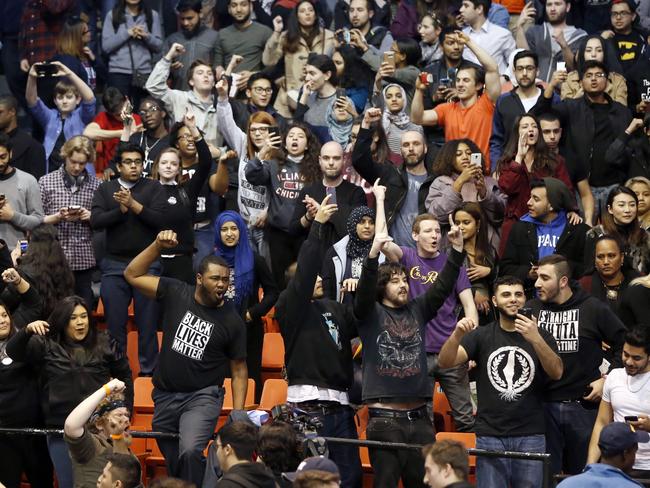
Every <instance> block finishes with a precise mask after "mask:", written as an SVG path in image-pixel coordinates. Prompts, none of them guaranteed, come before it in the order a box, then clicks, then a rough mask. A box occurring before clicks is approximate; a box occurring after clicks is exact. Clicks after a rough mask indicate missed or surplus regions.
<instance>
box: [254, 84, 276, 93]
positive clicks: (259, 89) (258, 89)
mask: <svg viewBox="0 0 650 488" xmlns="http://www.w3.org/2000/svg"><path fill="white" fill-rule="evenodd" d="M253 91H254V92H255V93H257V94H258V95H261V94H262V93H273V88H270V87H269V88H262V87H261V86H256V87H254V88H253Z"/></svg>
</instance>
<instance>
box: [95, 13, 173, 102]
mask: <svg viewBox="0 0 650 488" xmlns="http://www.w3.org/2000/svg"><path fill="white" fill-rule="evenodd" d="M162 43H163V39H162V32H161V28H160V20H159V17H158V12H156V11H155V10H152V9H151V7H150V6H149V4H148V3H147V2H146V1H144V0H118V2H117V3H116V4H115V7H114V8H113V10H112V11H111V12H109V13H108V15H107V16H106V19H104V25H103V27H102V50H103V51H104V52H105V53H106V54H108V85H110V86H114V87H116V88H118V89H119V90H120V91H121V92H122V93H123V94H124V95H126V96H127V97H129V98H130V99H131V103H132V104H133V106H134V107H139V106H140V99H141V98H143V97H144V96H146V95H147V92H146V91H145V90H144V84H145V82H146V81H147V78H148V77H149V74H150V73H151V70H152V69H153V64H154V63H153V55H154V54H155V53H158V52H159V51H160V48H161V47H162Z"/></svg>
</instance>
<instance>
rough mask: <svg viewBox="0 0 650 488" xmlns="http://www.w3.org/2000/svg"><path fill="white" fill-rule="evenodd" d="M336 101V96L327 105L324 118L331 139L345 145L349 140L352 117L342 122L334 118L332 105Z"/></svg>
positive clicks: (352, 122)
mask: <svg viewBox="0 0 650 488" xmlns="http://www.w3.org/2000/svg"><path fill="white" fill-rule="evenodd" d="M335 103H336V98H335V99H334V100H333V101H332V103H330V104H329V105H327V113H326V120H327V125H328V129H329V133H330V136H332V140H333V141H335V142H338V143H339V144H340V145H341V146H343V147H345V146H347V145H348V143H349V142H350V134H351V133H352V125H353V124H354V118H353V117H352V116H350V117H349V118H348V119H347V120H344V121H343V122H341V121H339V120H336V117H335V116H334V105H335Z"/></svg>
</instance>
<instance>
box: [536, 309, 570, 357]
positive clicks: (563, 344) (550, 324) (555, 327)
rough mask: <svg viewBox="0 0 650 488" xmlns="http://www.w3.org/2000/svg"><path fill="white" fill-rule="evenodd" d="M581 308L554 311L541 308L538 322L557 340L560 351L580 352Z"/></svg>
mask: <svg viewBox="0 0 650 488" xmlns="http://www.w3.org/2000/svg"><path fill="white" fill-rule="evenodd" d="M579 323H580V310H579V309H577V308H574V309H571V310H563V311H559V312H553V311H551V310H540V311H539V317H538V320H537V324H538V326H539V327H541V328H543V329H544V330H546V331H547V332H549V333H550V334H551V335H552V336H553V337H555V340H556V341H557V348H558V351H559V352H560V354H561V353H564V352H578V335H579Z"/></svg>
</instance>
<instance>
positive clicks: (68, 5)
mask: <svg viewBox="0 0 650 488" xmlns="http://www.w3.org/2000/svg"><path fill="white" fill-rule="evenodd" d="M6 1H11V0H6ZM75 4H76V0H28V1H27V3H26V4H25V10H23V16H22V18H21V19H20V26H21V29H20V33H19V35H18V50H19V52H20V59H27V60H28V61H29V64H30V65H32V64H34V63H37V62H41V61H47V60H48V59H50V58H51V57H52V56H54V54H55V53H56V40H57V38H58V36H59V32H61V28H62V27H63V22H64V21H65V18H66V16H67V15H69V14H70V13H72V12H73V8H74V7H75Z"/></svg>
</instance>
